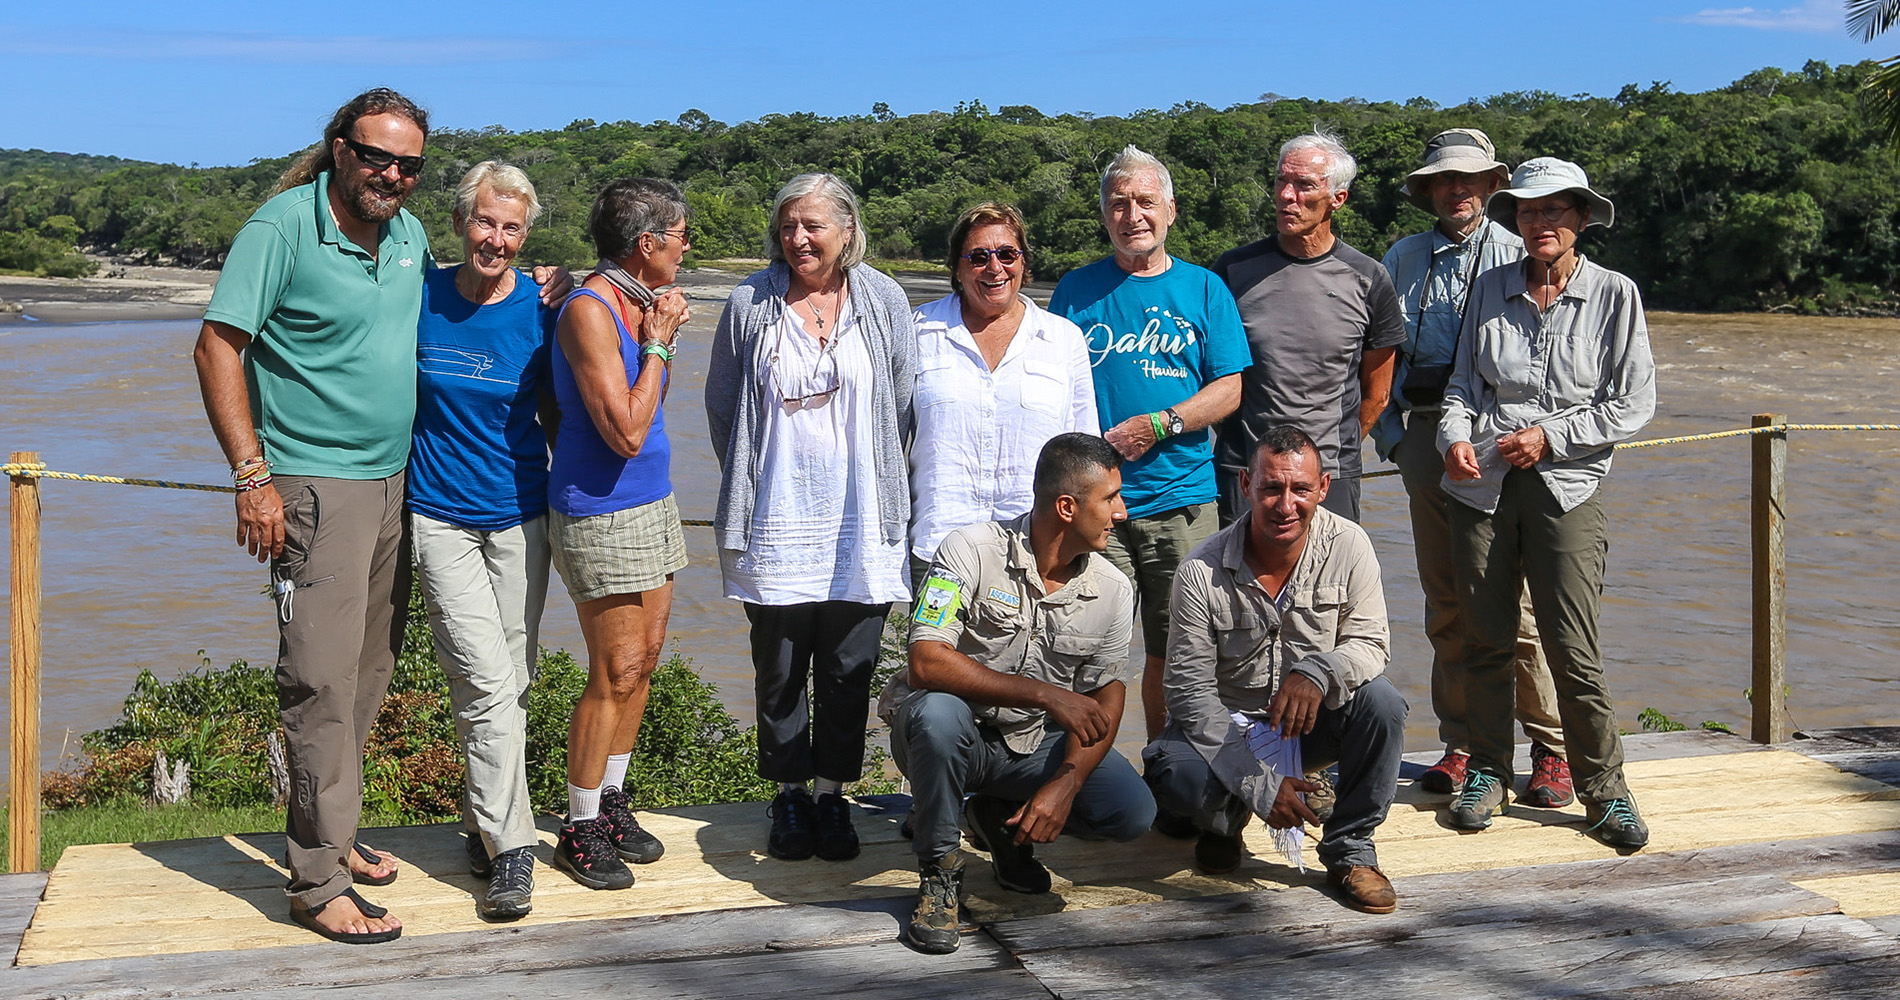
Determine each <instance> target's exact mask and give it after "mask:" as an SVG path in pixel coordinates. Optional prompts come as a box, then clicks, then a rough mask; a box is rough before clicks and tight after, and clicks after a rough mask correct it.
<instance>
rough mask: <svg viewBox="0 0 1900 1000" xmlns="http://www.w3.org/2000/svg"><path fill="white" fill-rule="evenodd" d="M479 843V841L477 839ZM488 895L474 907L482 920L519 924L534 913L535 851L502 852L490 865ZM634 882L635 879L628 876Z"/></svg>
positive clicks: (525, 849) (523, 848) (484, 894)
mask: <svg viewBox="0 0 1900 1000" xmlns="http://www.w3.org/2000/svg"><path fill="white" fill-rule="evenodd" d="M477 839H478V840H479V838H477ZM490 868H492V869H493V871H492V872H491V873H490V874H489V876H488V891H487V892H485V893H482V898H481V901H480V902H478V903H476V904H475V912H476V913H478V914H480V915H481V918H482V919H483V920H518V919H520V918H522V917H525V916H527V915H528V911H530V910H532V909H534V904H533V902H532V901H531V900H532V897H533V896H534V849H533V848H529V847H517V848H515V849H513V850H509V851H503V852H501V854H500V856H498V857H496V858H495V860H494V862H493V864H491V865H490ZM628 877H629V878H631V877H632V876H628Z"/></svg>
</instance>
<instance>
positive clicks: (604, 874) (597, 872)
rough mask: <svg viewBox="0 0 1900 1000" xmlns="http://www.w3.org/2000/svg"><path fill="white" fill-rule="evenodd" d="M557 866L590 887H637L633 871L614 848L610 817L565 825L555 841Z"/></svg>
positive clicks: (555, 865) (555, 861) (555, 862)
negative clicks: (607, 819)
mask: <svg viewBox="0 0 1900 1000" xmlns="http://www.w3.org/2000/svg"><path fill="white" fill-rule="evenodd" d="M554 867H556V868H559V869H561V870H562V871H564V872H566V873H568V874H569V875H572V876H574V881H576V882H579V883H580V884H582V885H584V886H586V887H588V888H589V889H631V888H633V872H632V870H630V869H629V868H628V867H627V863H626V862H624V861H622V860H620V852H619V851H616V850H614V842H613V838H612V837H610V836H608V834H607V821H606V820H604V819H602V818H601V817H598V816H596V817H594V818H593V819H584V820H581V821H580V822H578V823H569V824H567V825H566V826H564V827H561V835H560V837H559V838H557V839H556V840H555V842H554Z"/></svg>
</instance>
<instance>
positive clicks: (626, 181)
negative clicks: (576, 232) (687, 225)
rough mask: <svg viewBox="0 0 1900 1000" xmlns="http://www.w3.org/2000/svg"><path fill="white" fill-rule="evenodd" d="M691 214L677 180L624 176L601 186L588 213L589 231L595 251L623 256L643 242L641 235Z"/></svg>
mask: <svg viewBox="0 0 1900 1000" xmlns="http://www.w3.org/2000/svg"><path fill="white" fill-rule="evenodd" d="M691 215H692V206H690V205H688V204H687V203H686V196H685V195H684V194H682V193H680V188H679V185H678V184H675V183H673V182H672V181H669V180H664V179H661V178H657V177H622V178H621V179H619V180H617V181H614V182H613V183H612V184H609V185H607V186H606V187H604V188H602V189H601V191H600V195H599V196H598V197H596V198H595V199H594V208H593V211H591V212H589V213H588V216H587V233H588V235H589V236H592V237H593V238H594V252H595V253H597V254H599V255H600V256H602V257H604V258H606V259H607V260H621V259H623V258H625V257H627V256H629V255H631V254H632V253H633V251H634V250H635V249H636V248H637V247H638V246H639V245H640V237H641V236H644V235H646V234H647V233H657V232H660V231H662V230H664V229H666V227H668V226H671V225H672V224H673V223H675V222H683V221H685V220H686V219H687V218H688V217H690V216H691Z"/></svg>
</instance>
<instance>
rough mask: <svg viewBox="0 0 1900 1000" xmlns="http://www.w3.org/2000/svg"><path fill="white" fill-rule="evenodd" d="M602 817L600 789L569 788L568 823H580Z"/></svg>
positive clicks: (570, 786) (571, 786)
mask: <svg viewBox="0 0 1900 1000" xmlns="http://www.w3.org/2000/svg"><path fill="white" fill-rule="evenodd" d="M599 815H600V789H598V788H575V787H574V786H573V785H569V786H567V821H568V822H569V823H579V822H581V821H582V820H589V819H593V818H595V817H596V816H599Z"/></svg>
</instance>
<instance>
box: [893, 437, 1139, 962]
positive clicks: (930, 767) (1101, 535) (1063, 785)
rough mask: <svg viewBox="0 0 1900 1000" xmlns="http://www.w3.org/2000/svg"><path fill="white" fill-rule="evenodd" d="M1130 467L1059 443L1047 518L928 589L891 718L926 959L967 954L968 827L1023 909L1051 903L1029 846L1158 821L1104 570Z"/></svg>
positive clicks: (955, 550)
mask: <svg viewBox="0 0 1900 1000" xmlns="http://www.w3.org/2000/svg"><path fill="white" fill-rule="evenodd" d="M1120 466H1121V456H1120V455H1119V454H1118V453H1117V452H1116V451H1115V449H1114V448H1113V447H1112V446H1110V445H1109V444H1108V442H1106V441H1104V440H1102V439H1101V438H1099V437H1096V436H1094V435H1091V434H1078V433H1070V434H1061V435H1058V436H1056V437H1054V438H1051V439H1050V440H1049V442H1048V443H1047V444H1045V445H1044V446H1043V448H1042V454H1041V456H1040V458H1039V459H1038V460H1037V462H1036V476H1035V506H1034V508H1033V509H1031V510H1030V512H1029V513H1028V514H1025V515H1023V516H1022V517H1019V518H1016V519H1015V520H1013V521H1000V522H991V523H986V524H975V525H971V526H969V527H966V528H961V529H959V530H957V531H955V532H952V533H951V534H950V535H949V536H947V537H946V538H944V540H943V543H942V544H941V545H940V546H939V547H938V549H937V557H936V561H935V562H934V563H932V564H931V567H930V572H929V573H928V574H927V575H926V576H925V577H924V584H923V587H922V588H921V589H920V590H919V592H918V597H917V605H916V608H915V610H914V611H913V613H912V615H911V626H910V669H909V671H908V672H907V673H899V674H898V675H897V676H895V677H893V678H891V683H890V685H889V686H888V687H886V688H885V691H884V695H883V697H882V698H881V699H880V700H879V707H878V714H879V715H881V716H883V717H884V719H885V720H886V721H888V722H890V724H891V752H892V755H893V756H894V757H896V758H897V766H898V767H900V768H902V769H903V771H904V775H905V776H906V777H908V778H909V779H910V784H911V795H912V819H913V822H914V825H915V834H914V836H913V838H912V841H911V844H912V849H913V850H914V851H916V852H917V860H918V863H919V867H920V868H921V869H922V881H921V885H920V887H919V890H918V900H917V910H916V913H915V915H914V916H913V917H912V919H911V923H910V937H911V943H912V944H913V945H914V946H915V947H916V948H917V949H918V950H920V951H926V952H931V953H934V954H943V953H946V952H950V951H954V950H956V947H957V945H958V943H959V942H958V937H957V923H958V920H957V910H958V899H959V894H960V893H961V891H962V887H963V859H962V857H961V856H960V855H959V853H958V851H957V845H958V843H959V835H958V827H957V820H958V817H959V813H960V812H961V813H962V814H963V815H965V816H967V818H968V821H969V826H970V840H971V842H972V843H973V844H975V845H976V846H977V847H978V848H979V849H981V850H986V851H988V852H989V853H990V862H991V864H992V865H993V866H994V868H995V870H996V881H997V882H998V883H1000V884H1001V885H1002V886H1003V888H1005V889H1012V890H1014V891H1016V892H1047V891H1049V884H1050V880H1049V872H1048V870H1047V869H1045V868H1043V866H1042V864H1041V863H1040V862H1038V861H1037V860H1036V858H1035V853H1034V850H1035V849H1034V847H1033V846H1032V845H1034V844H1046V843H1049V842H1051V841H1053V840H1055V839H1056V835H1057V834H1059V833H1061V832H1063V831H1064V830H1065V829H1066V830H1068V831H1070V832H1072V833H1082V834H1087V835H1091V836H1095V837H1102V838H1107V839H1111V840H1133V839H1134V838H1136V837H1139V836H1141V835H1142V834H1143V833H1144V832H1146V831H1147V830H1148V828H1149V826H1150V825H1152V824H1153V822H1154V816H1155V805H1154V798H1153V797H1152V796H1151V795H1150V794H1149V792H1148V789H1147V788H1146V787H1145V786H1144V785H1143V784H1142V780H1141V778H1140V777H1139V776H1138V775H1136V774H1135V769H1134V767H1133V766H1132V765H1130V764H1129V762H1128V761H1127V760H1126V759H1125V758H1123V757H1122V756H1121V755H1120V754H1118V753H1116V752H1115V751H1114V750H1113V749H1111V747H1112V746H1113V745H1114V742H1115V732H1116V730H1117V728H1119V726H1120V724H1121V717H1122V703H1123V699H1124V697H1125V695H1126V690H1127V689H1126V687H1125V684H1126V678H1127V677H1128V676H1129V675H1130V674H1131V671H1130V669H1129V663H1128V641H1129V637H1130V634H1131V633H1132V631H1133V621H1134V588H1133V587H1132V586H1131V585H1130V584H1129V582H1128V578H1127V577H1125V576H1123V575H1122V573H1121V571H1120V570H1118V569H1116V568H1115V567H1114V565H1113V564H1112V563H1110V562H1109V561H1108V559H1107V558H1106V557H1104V556H1103V555H1101V554H1100V553H1101V551H1102V550H1103V549H1104V548H1106V547H1107V545H1108V537H1109V532H1110V530H1111V529H1112V528H1114V527H1115V526H1116V525H1118V524H1119V523H1121V522H1122V521H1124V520H1126V519H1127V517H1128V510H1127V508H1126V507H1125V506H1123V504H1122V499H1121V484H1122V479H1121V471H1120ZM966 793H974V795H973V796H972V798H971V799H970V801H969V803H968V805H967V807H966V806H965V805H964V801H963V797H964V795H965V794H966Z"/></svg>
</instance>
